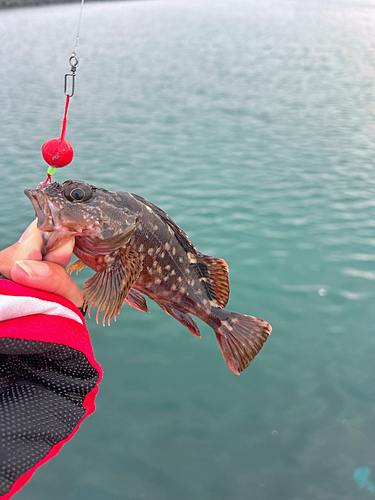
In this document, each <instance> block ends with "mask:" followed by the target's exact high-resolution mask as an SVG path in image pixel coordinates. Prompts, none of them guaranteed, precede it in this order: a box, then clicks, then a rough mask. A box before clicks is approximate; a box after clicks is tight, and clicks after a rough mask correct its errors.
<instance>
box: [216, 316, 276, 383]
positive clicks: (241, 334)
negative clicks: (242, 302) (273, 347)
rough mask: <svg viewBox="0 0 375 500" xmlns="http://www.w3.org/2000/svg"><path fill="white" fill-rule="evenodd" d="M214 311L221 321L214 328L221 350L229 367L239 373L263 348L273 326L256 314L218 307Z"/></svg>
mask: <svg viewBox="0 0 375 500" xmlns="http://www.w3.org/2000/svg"><path fill="white" fill-rule="evenodd" d="M214 311H215V313H217V317H218V318H219V319H220V321H221V324H220V326H219V327H216V328H214V329H215V333H216V338H217V341H218V342H219V346H220V349H221V352H222V353H223V357H224V359H225V361H226V363H227V365H228V367H229V369H230V370H232V372H233V373H235V374H236V375H239V374H240V373H241V372H242V371H243V370H244V369H245V368H247V367H248V366H249V364H250V362H251V361H252V360H253V359H254V358H255V356H256V355H257V354H258V353H259V351H260V350H261V349H262V347H263V345H264V343H265V342H266V340H267V339H268V337H269V335H270V333H271V331H272V327H271V325H270V324H268V323H267V321H264V320H263V319H258V318H254V316H246V315H245V314H239V313H234V312H229V311H224V310H222V309H219V308H216V307H215V308H213V311H212V312H214ZM215 316H216V314H215ZM216 321H217V320H216Z"/></svg>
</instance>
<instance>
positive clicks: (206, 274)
mask: <svg viewBox="0 0 375 500" xmlns="http://www.w3.org/2000/svg"><path fill="white" fill-rule="evenodd" d="M191 265H193V266H195V269H196V270H197V271H198V273H199V274H200V276H201V277H200V281H201V283H202V284H203V285H204V286H205V288H206V291H207V294H208V296H209V297H210V299H211V300H215V301H216V302H217V304H218V306H219V307H221V308H223V307H225V306H226V305H227V304H228V300H229V291H230V287H229V274H228V264H227V263H226V262H225V260H224V259H216V258H215V257H211V256H210V255H204V254H201V253H199V252H198V254H197V262H196V263H194V264H191Z"/></svg>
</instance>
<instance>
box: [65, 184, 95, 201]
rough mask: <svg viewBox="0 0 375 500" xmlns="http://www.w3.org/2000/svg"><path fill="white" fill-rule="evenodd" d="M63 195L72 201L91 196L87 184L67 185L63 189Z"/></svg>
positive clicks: (88, 198)
mask: <svg viewBox="0 0 375 500" xmlns="http://www.w3.org/2000/svg"><path fill="white" fill-rule="evenodd" d="M64 196H65V198H66V199H67V200H69V201H72V202H80V201H88V200H90V199H91V198H92V191H91V189H90V187H89V186H87V185H81V186H79V187H78V186H76V187H74V186H68V187H67V188H66V189H65V191H64Z"/></svg>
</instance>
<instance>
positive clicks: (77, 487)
mask: <svg viewBox="0 0 375 500" xmlns="http://www.w3.org/2000/svg"><path fill="white" fill-rule="evenodd" d="M78 14H79V5H78V3H77V4H69V5H63V6H49V7H38V8H32V9H24V10H17V9H16V10H9V11H1V12H0V42H1V43H0V57H1V61H2V62H3V65H2V71H1V72H0V83H1V85H0V98H1V108H2V110H1V113H0V131H1V133H0V151H1V154H0V158H1V191H0V193H1V194H0V236H1V244H2V246H3V247H4V246H6V245H8V244H11V243H13V242H14V241H15V240H16V239H17V238H18V237H19V235H20V233H21V232H22V230H23V228H24V227H26V225H27V224H28V222H29V221H30V220H31V219H32V217H33V209H32V207H31V204H30V202H29V201H28V200H27V198H26V197H25V196H24V195H23V189H25V188H29V187H34V186H36V185H37V184H38V182H40V181H41V180H42V179H43V178H44V177H45V171H46V166H45V164H44V162H43V160H42V159H41V154H40V147H41V144H42V143H43V142H44V141H45V140H47V139H49V138H50V137H55V136H58V135H59V133H60V126H61V122H60V119H61V117H62V114H63V107H64V95H63V89H62V79H63V74H64V73H65V72H67V71H68V70H69V66H68V57H69V55H70V52H71V50H72V49H73V47H74V42H75V35H76V27H77V21H78ZM374 33H375V4H374V2H373V1H370V0H368V1H359V0H358V1H354V0H347V1H345V0H336V1H335V0H324V1H323V0H307V1H302V0H262V1H256V0H246V1H245V0H232V1H229V0H228V1H225V0H216V1H213V0H205V1H204V0H200V1H198V0H181V1H180V0H179V1H177V0H176V1H169V0H166V1H143V2H113V3H100V2H99V3H92V4H90V3H89V4H87V5H85V7H84V13H83V18H82V26H81V38H80V42H79V47H78V54H79V57H80V67H79V70H78V73H77V91H76V95H75V96H74V97H73V99H72V101H71V106H70V111H69V122H68V132H67V139H68V140H69V141H70V142H71V143H72V145H73V147H74V150H75V159H74V161H73V163H72V164H71V165H70V166H69V167H66V168H65V169H63V170H61V171H58V172H57V173H56V174H55V176H54V179H55V180H57V181H63V180H65V179H67V178H76V179H83V180H85V181H87V182H90V183H93V184H95V185H98V186H102V187H105V188H108V189H120V190H124V191H131V192H135V193H137V194H139V195H141V196H144V197H146V198H147V199H149V200H150V201H152V202H153V203H155V204H157V205H159V206H161V207H162V208H163V209H164V210H166V211H167V212H168V213H169V215H170V216H172V217H173V218H174V219H175V221H176V222H177V223H178V224H179V225H180V226H181V227H182V228H183V229H184V231H186V232H187V233H188V235H189V237H190V239H191V241H192V242H193V243H194V245H195V246H196V247H197V248H198V249H199V250H200V251H202V252H204V253H206V254H211V255H214V256H216V257H221V258H224V259H225V260H226V261H227V262H228V264H229V269H230V277H231V297H230V301H229V304H228V309H229V310H234V311H238V312H243V313H247V314H252V315H256V316H258V317H261V318H264V319H266V320H267V321H269V322H270V323H271V324H272V325H273V328H274V330H273V333H272V336H271V338H270V339H269V341H268V342H267V344H266V346H265V347H264V349H263V350H262V352H261V353H260V355H259V356H258V357H257V358H256V359H255V360H254V361H253V362H252V363H251V365H250V367H249V368H248V369H247V370H246V371H245V372H244V373H243V374H242V375H241V376H240V377H236V376H235V375H233V374H232V373H231V372H230V371H229V370H228V368H227V367H226V365H225V362H224V361H223V359H222V357H221V353H220V350H219V347H218V345H217V342H216V339H215V336H214V334H213V332H212V330H211V329H210V328H208V327H206V325H204V324H202V323H201V322H199V326H200V328H201V332H202V338H201V339H197V338H195V337H193V336H192V335H191V334H190V333H189V331H188V330H187V329H186V328H184V327H183V326H182V325H180V324H179V323H178V322H176V321H175V320H174V319H173V318H171V317H170V316H167V315H166V314H165V313H164V312H163V311H162V310H161V309H159V308H158V307H157V306H156V305H155V304H149V305H150V309H151V314H149V315H147V314H144V313H141V312H139V311H136V310H134V309H132V308H130V307H128V306H127V305H125V306H124V307H123V309H122V311H121V314H120V316H119V318H118V320H117V322H116V323H115V324H113V325H111V327H109V328H108V327H106V328H103V327H102V326H98V325H96V324H95V322H94V320H93V319H91V320H88V328H89V330H90V333H91V335H92V342H93V346H94V350H95V355H96V357H97V359H98V361H99V362H100V363H101V365H102V367H103V370H104V379H103V382H102V384H101V388H100V391H99V395H98V398H97V411H96V413H95V414H94V415H93V416H92V417H90V418H89V419H88V420H87V421H85V422H84V424H83V425H82V428H81V429H80V431H79V432H78V433H77V434H76V436H75V437H74V439H72V441H71V442H69V444H67V445H66V446H64V448H63V449H62V451H61V452H60V454H59V455H58V456H57V457H56V458H54V459H53V460H52V461H51V462H50V463H49V464H47V465H46V466H43V467H42V468H41V470H39V471H38V472H37V473H36V474H35V476H34V477H33V479H32V480H31V482H30V483H29V484H28V485H26V486H25V488H24V489H23V490H22V491H21V492H20V493H19V494H18V495H17V499H19V500H26V499H27V500H50V499H51V498H53V499H54V500H104V499H105V500H122V499H124V500H138V499H148V500H191V499H195V500H232V499H236V500H248V499H251V500H275V499H277V500H317V499H321V500H361V499H366V498H369V496H370V493H369V491H368V490H366V489H360V488H359V487H358V486H357V485H356V484H355V482H354V480H353V474H354V471H355V470H357V469H358V468H360V467H368V468H369V469H370V470H375V418H374V417H375V383H374V379H375V365H374V355H375V334H374V333H375V332H374V329H375V308H374V299H375V290H374V287H375V248H374V247H375V171H374V158H375V35H374ZM84 273H86V274H85V275H84V276H80V277H79V278H78V280H79V283H80V284H82V283H83V281H84V279H85V278H87V276H89V275H90V272H86V270H85V271H84ZM371 480H373V477H372V478H371Z"/></svg>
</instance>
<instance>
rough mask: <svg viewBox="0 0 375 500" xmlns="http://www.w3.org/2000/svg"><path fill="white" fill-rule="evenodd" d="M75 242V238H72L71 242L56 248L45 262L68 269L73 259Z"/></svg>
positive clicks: (45, 258) (46, 256) (45, 257)
mask: <svg viewBox="0 0 375 500" xmlns="http://www.w3.org/2000/svg"><path fill="white" fill-rule="evenodd" d="M74 244H75V240H74V237H73V238H71V239H70V240H68V241H66V242H65V243H63V244H62V245H60V246H59V247H57V248H55V249H54V250H52V251H51V252H48V253H47V254H46V255H45V256H44V259H43V260H46V261H49V262H55V263H56V264H59V265H60V266H63V267H66V266H67V265H68V264H69V262H70V259H71V257H72V253H73V248H74Z"/></svg>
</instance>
